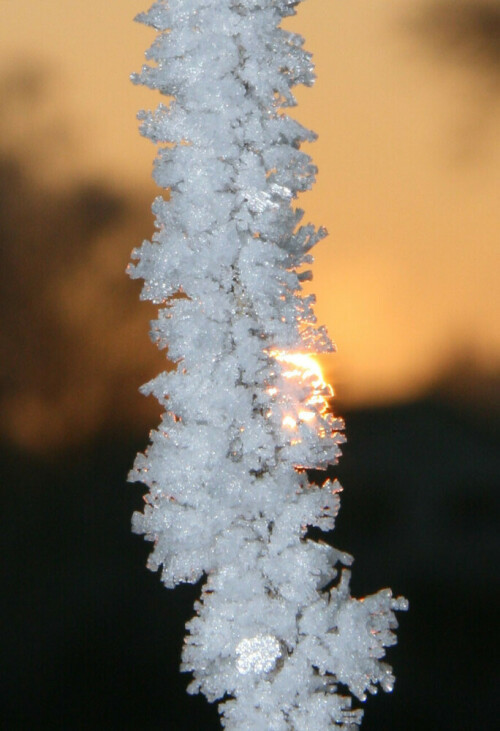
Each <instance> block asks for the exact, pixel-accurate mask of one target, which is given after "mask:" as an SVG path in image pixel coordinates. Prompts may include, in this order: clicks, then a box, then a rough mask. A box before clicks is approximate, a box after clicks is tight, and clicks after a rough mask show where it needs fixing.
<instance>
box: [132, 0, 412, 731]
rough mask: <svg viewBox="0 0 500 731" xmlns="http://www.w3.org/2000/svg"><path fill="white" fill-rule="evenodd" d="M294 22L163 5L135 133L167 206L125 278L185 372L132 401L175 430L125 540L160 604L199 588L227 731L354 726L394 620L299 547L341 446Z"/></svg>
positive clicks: (207, 4)
mask: <svg viewBox="0 0 500 731" xmlns="http://www.w3.org/2000/svg"><path fill="white" fill-rule="evenodd" d="M298 2H299V0H168V2H167V0H159V1H158V2H156V3H155V4H154V5H153V7H152V8H151V9H150V10H149V11H148V12H146V13H142V14H141V15H140V16H139V17H138V20H140V21H141V22H143V23H146V24H147V25H150V26H152V27H153V28H155V29H156V30H157V31H158V35H157V38H156V40H155V42H154V43H153V45H152V47H151V48H150V49H149V51H148V52H147V54H146V56H147V59H148V61H149V62H150V65H145V66H144V67H143V69H142V71H141V72H140V73H139V74H135V75H134V76H133V81H134V82H136V83H140V84H145V85H147V86H149V87H151V88H153V89H157V90H159V91H160V92H161V94H162V95H163V96H162V98H163V101H164V103H162V104H160V105H159V106H158V109H157V110H156V111H155V112H142V113H141V114H140V120H141V132H142V134H144V135H145V136H146V137H148V138H150V139H151V140H152V141H153V142H154V143H155V144H158V145H159V150H158V155H157V158H156V161H155V166H154V178H155V180H156V182H157V183H158V185H160V186H161V187H163V188H164V189H166V190H167V191H168V195H165V198H162V197H158V198H157V199H156V200H155V202H154V204H153V212H154V214H155V216H156V222H155V225H156V231H155V233H154V234H153V236H152V239H151V241H145V242H144V243H143V244H142V246H141V247H140V248H138V249H136V250H134V252H133V254H132V259H133V262H134V263H133V265H131V266H130V269H129V273H130V275H131V276H132V277H133V278H141V279H143V280H144V288H143V292H142V297H143V298H144V299H149V300H151V301H152V302H155V303H157V304H158V305H159V312H158V317H157V318H156V319H155V320H154V321H153V322H152V324H151V337H152V339H153V341H154V342H155V343H156V344H157V345H158V347H159V348H163V349H167V353H168V357H169V359H170V361H171V362H174V363H176V364H177V367H176V368H175V369H174V370H168V371H165V372H164V373H161V374H160V375H159V376H157V377H156V378H154V379H152V380H151V381H150V382H149V383H148V384H146V386H144V387H143V392H144V393H145V394H153V395H154V396H155V397H156V398H157V399H158V401H159V402H160V404H161V405H162V406H163V408H164V409H165V413H164V414H163V415H162V420H161V424H160V425H159V427H158V429H157V430H155V431H153V432H152V433H151V443H150V445H149V447H148V448H147V450H146V452H145V453H144V454H139V455H138V456H137V458H136V461H135V464H134V468H133V470H132V471H131V473H130V479H131V480H139V481H142V482H143V483H144V484H145V485H147V486H148V488H149V492H148V494H147V495H146V496H145V506H144V510H143V512H141V513H135V514H134V517H133V530H134V531H135V532H137V533H142V534H144V535H145V536H146V538H147V539H148V540H150V541H151V542H152V543H153V546H154V547H153V550H152V552H151V555H150V557H149V561H148V566H149V568H151V569H152V570H154V571H156V570H160V571H161V577H162V581H163V583H164V584H165V586H167V587H174V586H176V585H177V584H179V583H182V582H190V583H195V582H197V581H198V580H200V579H202V578H203V577H205V578H206V581H205V584H204V586H203V590H202V596H201V599H200V601H199V602H197V603H196V614H195V616H194V617H193V618H192V619H191V620H190V621H189V622H188V625H187V629H188V635H187V637H186V641H185V644H184V649H183V653H182V669H183V670H185V671H187V672H190V673H191V674H192V682H191V684H190V685H189V688H188V690H189V692H192V693H197V692H202V693H204V695H205V696H206V697H207V698H208V700H209V701H220V706H219V710H220V713H221V716H222V719H221V720H222V724H223V725H224V727H225V728H226V729H234V730H235V731H260V730H262V731H263V730H264V729H266V730H267V729H273V731H287V730H290V731H292V730H293V731H324V730H325V729H327V728H337V729H338V728H344V729H352V728H353V727H354V725H358V724H359V723H361V717H362V711H361V710H359V709H357V708H352V707H351V697H356V698H358V699H364V698H365V697H366V694H367V693H373V692H374V691H375V689H376V688H377V687H382V688H383V689H384V690H391V688H392V683H393V676H392V672H391V669H390V667H389V666H388V665H386V664H385V663H384V662H382V658H383V657H384V655H385V648H386V647H389V646H390V645H392V644H394V642H395V637H394V634H393V631H392V630H393V629H394V628H395V627H396V620H395V617H394V612H395V611H396V610H398V609H404V608H405V607H404V604H403V602H402V601H401V600H398V599H394V598H393V597H392V594H391V593H390V591H389V590H383V591H381V592H378V593H376V594H374V595H373V596H369V597H365V599H364V600H357V599H354V598H352V597H351V595H350V591H349V584H348V574H347V573H346V572H345V571H342V566H348V565H350V564H351V562H352V559H351V557H350V556H348V555H347V554H345V553H342V552H340V551H337V550H335V549H333V548H331V547H330V546H329V545H327V543H325V542H323V541H320V540H313V539H312V538H310V537H309V534H308V529H309V528H315V529H319V530H323V531H329V530H332V529H333V527H334V523H335V518H336V515H337V512H338V508H339V499H340V498H339V493H340V491H341V487H340V485H339V484H338V482H337V481H336V480H331V479H326V478H327V475H326V473H325V472H323V478H321V479H320V478H317V481H318V482H319V483H320V484H315V483H314V482H312V481H311V479H310V477H309V472H308V470H310V469H313V470H315V473H314V474H316V476H318V474H321V473H319V470H326V469H327V468H329V466H330V465H334V464H335V463H336V462H337V460H338V458H339V456H340V447H341V445H342V443H343V442H344V436H343V422H342V420H341V419H337V418H335V417H334V416H333V414H332V410H331V400H332V396H333V391H332V390H331V388H330V387H329V386H328V385H327V384H326V383H325V382H324V380H323V377H322V375H321V371H320V369H319V366H318V364H317V362H315V360H314V358H315V356H316V355H317V354H318V353H321V352H329V351H332V350H333V345H332V343H331V342H330V340H329V338H328V336H327V334H326V331H325V330H324V328H322V327H320V326H319V327H318V326H317V325H316V318H315V315H314V312H313V305H314V296H313V295H309V296H304V295H303V293H302V285H301V283H302V282H303V281H305V280H307V279H310V278H311V275H310V272H309V271H308V268H307V265H309V264H310V263H311V261H312V257H311V255H310V253H309V252H310V250H311V248H312V247H313V246H314V245H315V244H316V243H317V242H318V241H319V240H320V239H322V238H324V236H325V235H326V232H325V231H324V229H322V228H320V229H318V230H315V228H314V227H313V226H312V225H311V224H306V225H301V219H302V215H303V213H302V211H301V210H300V209H297V208H294V205H293V204H294V202H295V201H296V198H297V196H298V195H299V193H302V192H303V191H306V190H308V189H309V188H310V187H311V186H312V184H313V182H314V176H315V174H316V168H315V166H314V165H313V164H312V161H311V159H310V157H309V156H308V155H307V154H306V153H305V152H304V151H303V150H301V144H302V143H303V142H306V141H308V142H309V141H312V140H313V139H314V138H315V135H314V133H312V132H310V131H309V130H307V129H305V128H304V127H302V126H301V125H300V124H298V123H297V122H295V121H294V120H292V119H290V117H288V116H287V115H286V114H285V111H286V107H288V106H291V105H293V104H294V103H295V99H294V97H293V94H292V89H293V87H294V86H295V85H296V84H307V85H310V84H312V82H313V80H314V73H313V66H312V63H311V57H310V54H309V53H307V52H306V51H304V49H303V47H302V44H303V39H302V38H301V37H300V36H299V35H297V34H293V33H288V32H286V31H285V30H283V29H282V28H281V27H280V22H281V20H282V18H283V17H285V16H287V15H291V14H292V13H294V12H295V10H294V7H295V6H296V5H297V4H298ZM165 99H167V100H168V103H165ZM311 474H312V473H311ZM339 575H340V579H339ZM341 687H342V688H346V689H348V690H346V692H345V694H344V695H342V694H341V693H340V690H339V689H340V688H341ZM349 694H350V695H349ZM166 724H167V726H168V720H167V721H166Z"/></svg>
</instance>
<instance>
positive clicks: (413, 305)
mask: <svg viewBox="0 0 500 731" xmlns="http://www.w3.org/2000/svg"><path fill="white" fill-rule="evenodd" d="M436 3H438V0H418V3H417V2H416V1H415V0H379V1H375V0H307V2H305V3H303V4H302V6H301V7H300V8H299V13H298V15H297V17H295V18H293V19H290V20H289V21H287V27H290V28H293V29H294V30H296V31H299V32H301V33H302V34H303V35H304V36H305V37H306V41H307V43H306V47H307V49H308V50H310V51H312V52H313V53H314V59H315V63H316V71H317V77H318V80H317V83H316V85H315V87H314V88H313V89H306V90H299V92H298V98H299V106H298V107H297V108H296V109H295V110H293V114H294V115H295V116H296V117H297V118H298V119H299V120H300V121H301V122H302V123H303V124H305V125H306V126H308V127H310V128H312V129H314V130H315V131H316V132H318V133H319V140H318V141H317V142H316V143H315V144H314V145H312V146H310V153H311V154H312V156H313V158H314V161H315V163H316V164H317V165H318V167H319V176H318V182H317V184H316V186H315V187H314V189H313V191H311V192H309V193H308V194H305V195H304V196H303V197H302V199H301V201H300V205H301V206H302V207H303V208H305V209H306V217H307V218H308V219H309V220H312V221H313V222H314V223H316V224H318V225H319V224H322V225H325V226H326V227H327V229H328V231H329V233H330V236H329V238H328V239H326V241H323V242H322V243H321V244H320V245H319V246H318V247H317V250H316V252H315V258H316V261H315V265H314V282H313V283H312V285H311V289H312V290H313V291H315V292H316V293H317V295H318V305H317V314H318V317H319V320H320V321H321V322H322V323H325V324H326V325H327V327H328V330H329V332H330V335H331V336H332V337H333V339H334V340H335V341H336V343H337V345H338V350H339V352H338V354H337V355H335V356H333V357H332V358H329V359H328V361H327V362H325V367H326V369H327V371H328V372H329V374H330V375H331V378H332V380H333V385H334V387H335V390H336V391H337V392H338V393H339V395H340V396H341V397H342V398H344V399H345V400H346V401H349V400H350V401H351V402H354V403H368V402H379V401H382V400H388V399H389V400H392V399H398V398H404V397H408V396H411V395H413V394H415V393H418V392H419V390H420V389H422V388H424V387H425V385H426V384H427V383H428V382H429V380H432V378H433V377H434V374H435V373H436V371H437V370H439V369H440V368H442V367H443V366H444V364H446V363H447V362H448V361H449V360H450V359H451V358H452V357H453V356H454V355H455V354H456V353H457V352H464V351H467V352H469V353H470V354H471V357H473V358H476V359H477V360H478V362H479V363H480V364H481V365H482V366H483V367H485V368H489V369H494V368H496V367H498V364H499V362H500V328H499V327H498V314H499V311H500V301H499V290H500V287H499V285H498V264H499V247H498V190H499V182H500V181H499V177H500V176H499V158H500V154H499V152H500V145H499V138H500V136H499V134H498V132H499V122H500V108H499V106H498V101H497V98H496V97H495V93H496V92H498V86H497V87H495V88H493V87H494V83H492V82H491V78H493V79H495V73H496V80H498V74H499V70H498V69H493V70H492V71H491V74H492V76H489V74H490V72H489V71H488V69H486V70H485V69H484V68H480V67H477V66H476V65H475V64H474V63H472V62H470V63H467V59H465V61H464V60H463V59H461V60H460V59H459V60H457V61H455V60H454V58H453V53H452V51H449V49H448V50H446V49H444V48H443V51H442V52H440V51H439V47H438V50H437V52H436V51H435V49H433V47H432V42H429V43H427V40H426V39H425V37H423V36H422V34H420V33H419V32H417V31H416V30H415V22H414V21H415V20H416V18H417V10H418V12H419V13H421V12H423V11H424V10H425V8H426V6H429V5H432V4H436ZM457 4H458V5H460V2H458V3H457ZM148 5H149V3H148V0H106V2H103V0H43V2H42V1H41V0H2V2H1V10H2V22H1V24H0V76H2V75H3V76H5V75H7V74H11V75H12V73H13V71H15V69H16V67H19V68H23V67H25V66H26V65H27V64H33V65H34V66H37V67H38V66H39V67H40V68H43V69H44V70H45V71H46V73H47V75H48V79H49V81H50V97H49V98H50V105H48V106H47V107H46V108H44V109H43V110H40V109H38V110H34V114H35V113H36V114H38V116H40V114H42V112H43V114H44V115H45V117H46V119H47V124H50V120H51V119H52V118H54V119H55V118H56V117H58V116H59V117H61V118H64V120H65V124H67V126H68V128H70V129H71V134H72V138H71V140H69V141H66V142H64V141H63V142H61V149H63V148H64V145H65V144H67V150H66V152H65V153H61V154H58V155H54V156H53V160H52V161H51V162H50V163H48V164H47V160H45V161H44V164H43V165H39V166H38V167H36V166H34V167H35V169H34V174H36V175H37V176H39V178H40V180H41V181H43V182H44V184H45V185H47V186H49V187H50V186H54V187H55V188H56V187H61V186H64V185H66V184H68V181H70V180H71V179H75V178H78V177H81V176H87V177H91V176H93V177H95V178H98V179H101V180H106V181H112V182H113V184H116V185H117V186H120V188H128V189H130V190H136V191H144V190H149V189H150V188H151V183H150V171H151V163H152V159H153V156H154V148H153V146H152V145H151V143H150V142H148V141H145V140H143V139H142V138H141V137H140V136H139V135H138V133H137V123H136V120H135V113H136V111H137V110H138V109H139V108H141V107H151V106H155V105H156V103H157V101H158V98H157V96H156V95H155V94H154V93H153V92H151V91H149V90H146V89H142V88H138V87H135V86H133V85H132V84H131V83H130V82H129V79H128V75H129V73H130V72H132V71H134V70H137V69H138V68H139V67H140V65H141V64H142V61H143V52H144V50H145V49H146V47H147V46H148V45H149V43H150V42H151V40H152V39H153V37H154V36H153V33H152V31H151V30H150V29H147V28H145V27H143V26H141V25H139V24H136V23H133V22H132V18H133V17H134V15H135V14H136V13H138V12H139V11H141V10H144V9H146V8H147V7H148ZM447 54H448V55H447ZM35 103H36V102H35ZM495 104H496V105H497V106H495ZM18 124H19V125H20V127H22V125H25V126H26V129H28V130H29V126H30V124H31V119H30V115H26V118H25V119H24V121H23V122H22V123H18ZM15 133H16V130H14V132H12V140H13V141H12V144H13V145H15V144H16V134H15ZM21 133H22V130H21V129H20V130H19V139H21V138H22V139H24V140H25V139H26V135H24V137H23V136H22V134H21ZM30 145H31V147H32V149H33V159H34V160H35V161H36V160H37V159H38V158H37V152H36V145H37V139H36V135H32V138H31V140H30ZM150 233H151V229H150V230H145V231H144V236H149V235H150ZM137 243H138V244H139V243H140V241H138V242H137ZM143 306H144V305H140V304H139V303H138V304H137V307H138V308H139V307H143ZM151 375H153V374H151Z"/></svg>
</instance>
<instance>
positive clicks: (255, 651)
mask: <svg viewBox="0 0 500 731" xmlns="http://www.w3.org/2000/svg"><path fill="white" fill-rule="evenodd" d="M236 655H237V656H238V659H237V661H236V667H237V668H238V672H240V673H241V674H242V675H246V674H247V673H268V672H269V671H271V670H273V669H274V668H275V666H276V661H277V660H278V658H280V657H281V647H280V643H279V642H278V640H277V639H276V637H273V636H272V635H257V637H252V638H250V639H248V638H246V639H244V640H241V642H240V643H238V645H237V646H236Z"/></svg>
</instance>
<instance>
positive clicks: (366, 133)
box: [0, 0, 500, 731]
mask: <svg viewBox="0 0 500 731" xmlns="http://www.w3.org/2000/svg"><path fill="white" fill-rule="evenodd" d="M147 6H148V3H147V2H146V0H120V2H107V3H102V2H99V0H72V2H71V3H69V2H67V0H45V2H43V3H41V2H39V1H38V0H3V2H2V3H1V5H0V7H1V10H2V21H1V23H0V91H1V98H2V114H1V116H0V230H1V237H0V241H1V247H2V267H1V272H0V283H1V284H0V302H1V317H2V326H1V329H0V349H1V357H0V378H1V390H0V411H1V420H0V451H1V454H2V466H3V468H2V472H3V479H2V518H3V519H2V526H3V528H2V532H1V534H0V536H1V537H0V541H1V542H2V544H3V545H2V554H3V556H4V561H3V562H2V564H3V565H2V574H3V575H2V587H3V595H4V596H3V601H2V605H3V606H2V627H3V630H4V632H3V634H4V638H3V640H2V650H1V651H0V652H1V653H2V655H4V659H3V660H2V662H1V663H0V667H1V668H2V670H1V671H0V672H2V673H3V678H2V682H1V686H0V687H1V690H0V701H1V707H2V712H1V715H2V718H3V719H4V721H3V726H4V728H8V729H24V728H30V729H34V728H61V729H70V730H71V729H86V728H96V727H97V728H102V729H128V728H130V729H144V730H145V731H146V730H149V729H169V730H172V731H174V730H177V729H184V728H191V729H200V730H201V729H211V728H214V729H215V728H218V722H217V713H216V709H215V708H214V707H210V706H208V705H207V704H206V703H205V702H204V700H203V699H201V698H189V697H188V696H187V695H186V694H185V686H186V684H187V678H185V677H184V676H182V675H180V673H179V672H178V663H179V654H180V649H181V646H182V638H183V635H184V629H183V627H184V623H185V622H186V621H187V619H189V617H190V616H191V614H192V603H193V600H194V598H195V596H196V594H197V592H198V590H199V587H194V588H193V587H180V588H178V589H176V590H175V591H173V592H172V591H166V590H165V589H164V588H163V587H162V585H161V583H160V581H159V578H158V577H157V576H155V575H153V574H150V573H149V572H147V571H146V569H145V567H144V564H145V561H146V556H147V554H148V552H149V546H148V544H145V543H144V542H143V541H142V539H141V538H138V537H134V536H132V535H131V534H130V528H129V525H130V516H131V513H132V511H133V510H134V509H140V506H141V504H142V500H141V496H142V493H143V492H145V489H144V488H143V487H142V486H141V485H130V484H128V483H127V482H126V475H127V471H128V469H129V468H130V466H131V464H132V462H133V459H134V456H135V453H136V452H137V450H142V449H144V447H145V446H146V443H147V438H148V436H147V435H148V431H149V429H151V428H152V427H154V426H156V424H157V422H158V419H159V408H158V406H157V405H156V404H155V403H154V401H152V400H151V399H145V398H144V397H142V396H140V395H139V393H138V387H139V386H140V385H141V384H142V383H144V382H145V381H147V380H149V379H150V378H151V377H152V376H153V375H155V374H156V373H157V372H158V371H159V370H161V369H163V368H164V356H163V355H161V354H160V353H158V352H157V351H156V349H155V348H154V347H153V345H152V344H151V343H150V342H149V338H148V329H149V320H150V319H151V318H152V317H153V316H154V313H155V310H154V308H153V307H152V306H150V305H149V304H146V303H140V302H139V299H138V296H139V291H140V283H138V282H137V281H134V282H132V281H130V280H129V279H128V278H127V277H126V275H125V273H124V270H125V267H126V265H127V262H128V260H129V256H130V251H131V249H132V248H133V247H135V246H138V245H140V243H141V241H142V239H143V238H147V237H149V236H150V235H151V233H152V230H153V219H152V215H151V213H150V205H151V202H152V200H153V198H154V196H155V195H157V194H158V192H159V191H158V189H157V188H155V186H154V184H153V182H152V180H151V178H150V172H151V166H152V160H153V157H154V152H155V151H154V147H153V146H152V145H151V143H150V142H149V141H146V140H144V139H142V138H141V137H140V136H139V134H138V132H137V122H136V120H135V115H136V112H137V110H138V109H140V108H151V107H154V106H155V105H156V104H157V103H158V101H159V100H158V97H157V96H156V95H155V94H154V93H153V92H150V91H148V90H146V89H143V88H138V87H134V86H132V84H131V83H130V82H129V79H128V75H129V73H130V72H132V71H134V70H138V69H139V68H140V66H141V64H142V62H143V53H144V50H145V49H146V48H147V47H148V46H149V45H150V43H151V42H152V40H153V38H154V34H153V32H152V31H151V30H150V29H147V28H145V27H144V26H141V25H138V24H134V23H132V18H133V17H134V16H135V15H136V13H138V12H139V11H141V10H144V9H146V8H147ZM286 27H288V28H289V29H293V30H295V31H298V32H300V33H302V35H304V36H305V38H306V41H307V43H306V47H307V49H308V50H310V51H312V52H313V53H314V59H315V63H316V71H317V76H318V79H317V83H316V85H315V86H314V88H312V89H305V90H304V89H300V90H298V92H297V97H298V101H299V106H298V107H297V108H296V109H294V110H293V111H292V114H293V115H294V116H295V117H296V118H297V119H299V120H300V121H301V122H302V123H303V124H305V125H306V126H308V127H310V128H312V129H314V130H315V131H316V132H318V134H319V139H318V141H317V142H316V143H314V145H312V146H310V150H308V151H310V154H312V156H313V158H314V161H315V163H316V164H317V165H318V167H319V175H318V182H317V184H316V186H315V187H314V190H313V191H311V192H309V193H308V194H306V195H304V196H302V197H301V200H300V206H301V207H303V208H304V209H305V210H306V219H308V220H311V221H313V222H314V223H316V224H318V225H319V224H322V225H325V226H326V227H327V229H328V230H329V234H330V235H329V237H328V238H327V239H326V240H325V241H323V242H322V243H321V244H319V245H318V247H317V251H316V252H315V265H314V281H313V283H312V285H311V286H310V290H311V291H314V292H315V293H316V294H317V297H318V304H317V314H318V318H319V320H320V321H321V322H322V323H325V324H326V325H327V327H328V329H329V332H330V334H331V336H332V337H333V339H334V340H335V341H336V343H337V346H338V353H337V354H335V355H334V356H328V357H327V358H325V359H323V360H322V365H323V369H324V371H325V374H326V375H327V377H328V379H329V380H330V381H331V383H332V385H333V386H334V388H335V392H336V394H337V407H336V409H337V412H338V413H339V414H341V415H342V416H344V417H345V420H346V433H347V438H348V442H347V444H346V445H345V448H344V457H343V459H342V461H341V463H340V465H339V466H338V468H336V469H335V470H334V471H333V474H335V475H337V476H339V478H340V480H341V482H342V483H343V485H344V489H345V492H344V494H343V505H342V510H341V513H340V516H339V519H338V523H337V528H336V531H335V533H334V536H333V538H332V541H333V543H334V544H335V545H336V546H338V547H339V548H342V549H344V550H347V551H349V552H351V553H353V554H354V556H355V558H356V562H355V566H354V572H353V593H355V594H356V595H361V594H364V593H367V592H373V591H376V590H377V589H379V588H380V587H382V586H386V585H390V586H392V587H393V589H394V591H395V592H397V593H398V594H399V593H402V594H404V595H405V596H407V597H408V598H409V599H410V605H411V609H410V612H409V613H408V614H407V615H401V617H400V619H401V628H400V630H399V633H398V637H399V645H398V647H397V648H395V649H392V650H391V651H390V653H389V661H390V662H391V663H392V664H393V665H394V667H395V671H396V675H397V677H398V680H397V684H396V689H395V691H394V693H393V694H392V695H391V696H385V695H384V697H379V698H378V699H376V700H370V701H369V702H368V703H367V710H366V716H365V722H364V724H363V729H364V731H370V729H371V730H374V729H382V728H383V729H417V728H418V729H421V728H429V729H434V728H436V729H438V728H439V729H441V730H443V729H450V731H451V729H453V730H454V731H459V730H462V729H463V731H466V730H467V731H469V730H470V729H471V728H478V729H482V730H483V729H490V728H491V729H493V728H495V727H496V723H495V721H494V719H495V717H496V712H495V711H496V708H495V705H494V703H495V691H496V688H497V683H498V680H499V676H498V663H497V662H496V659H497V654H496V652H495V649H494V645H495V639H496V628H497V622H496V615H497V606H498V590H499V584H498V578H497V576H498V571H497V566H498V558H499V553H498V547H499V546H498V528H497V526H498V523H497V519H498V512H499V498H498V490H497V488H498V481H499V477H500V459H499V453H498V423H499V417H500V328H499V326H498V316H499V311H500V295H499V291H500V286H499V283H498V264H499V245H498V219H499V216H498V198H499V194H498V191H499V182H500V175H499V169H500V168H499V162H500V134H499V132H500V2H499V0H419V2H415V0H383V1H382V0H380V2H369V1H368V0H309V2H307V3H304V5H303V7H300V8H299V12H298V15H297V16H296V17H295V18H292V19H288V20H287V22H286Z"/></svg>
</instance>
